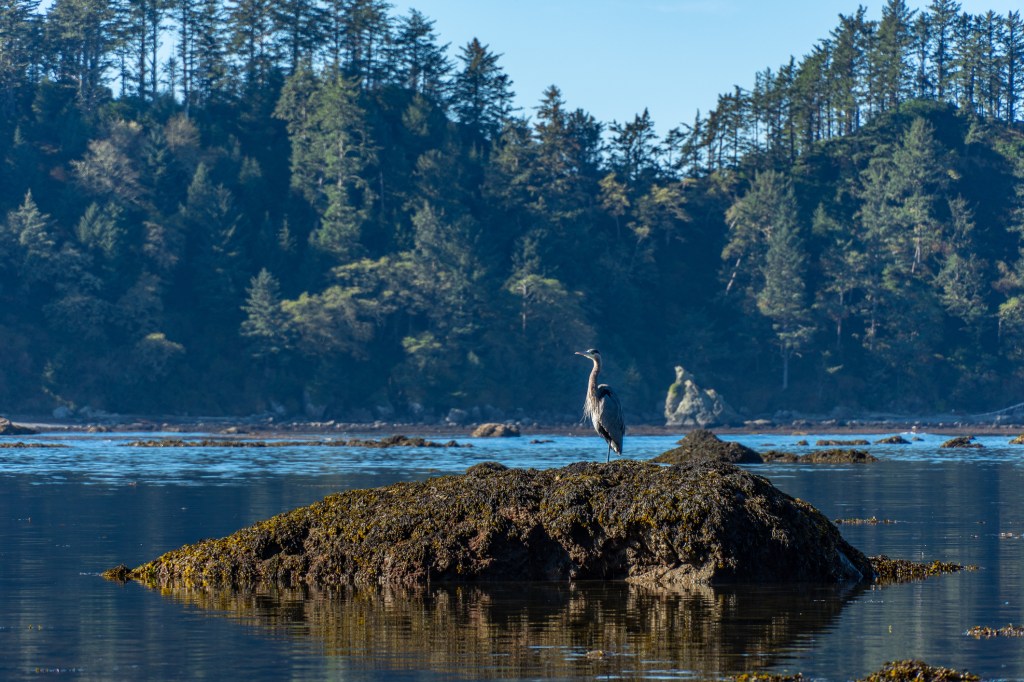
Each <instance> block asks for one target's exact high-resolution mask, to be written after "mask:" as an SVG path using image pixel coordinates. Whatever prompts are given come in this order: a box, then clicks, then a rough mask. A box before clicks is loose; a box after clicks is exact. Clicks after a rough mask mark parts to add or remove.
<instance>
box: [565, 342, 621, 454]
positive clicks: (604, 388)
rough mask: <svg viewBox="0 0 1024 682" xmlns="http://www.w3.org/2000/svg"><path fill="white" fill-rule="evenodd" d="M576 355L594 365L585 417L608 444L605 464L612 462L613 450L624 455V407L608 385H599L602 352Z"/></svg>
mask: <svg viewBox="0 0 1024 682" xmlns="http://www.w3.org/2000/svg"><path fill="white" fill-rule="evenodd" d="M576 355H582V356H583V357H585V358H590V360H591V361H593V363H594V368H593V369H592V370H590V381H589V383H588V384H587V399H586V401H585V402H584V403H583V416H584V417H589V418H590V421H591V423H592V424H593V425H594V430H595V431H597V433H598V435H600V436H601V438H604V440H605V442H606V443H608V456H607V458H605V462H610V461H611V459H612V450H615V454H617V455H620V456H621V455H622V436H623V435H624V434H625V433H626V425H625V423H624V422H623V420H622V405H620V404H619V398H618V396H617V395H615V393H614V391H612V389H611V387H610V386H609V385H608V384H599V383H597V375H598V374H600V373H601V352H600V351H599V350H597V349H596V348H591V349H590V350H586V351H579V350H578V351H576Z"/></svg>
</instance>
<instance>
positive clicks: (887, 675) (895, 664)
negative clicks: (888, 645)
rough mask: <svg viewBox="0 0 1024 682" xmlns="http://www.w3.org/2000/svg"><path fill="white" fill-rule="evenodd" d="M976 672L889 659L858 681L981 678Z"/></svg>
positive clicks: (949, 681) (937, 681)
mask: <svg viewBox="0 0 1024 682" xmlns="http://www.w3.org/2000/svg"><path fill="white" fill-rule="evenodd" d="M980 679H981V678H980V677H978V676H977V675H975V674H974V673H969V672H965V671H960V670H953V669H952V668H943V667H941V666H935V665H928V664H927V663H925V662H924V661H916V660H907V661H889V662H887V663H885V664H884V665H882V668H881V669H880V670H878V671H876V672H873V673H871V674H870V675H868V676H867V677H865V678H862V679H861V680H858V682H953V681H954V680H964V681H966V680H980Z"/></svg>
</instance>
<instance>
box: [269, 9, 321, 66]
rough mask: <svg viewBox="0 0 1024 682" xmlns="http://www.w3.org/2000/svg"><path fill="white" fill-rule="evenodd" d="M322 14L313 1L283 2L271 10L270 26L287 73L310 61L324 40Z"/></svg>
mask: <svg viewBox="0 0 1024 682" xmlns="http://www.w3.org/2000/svg"><path fill="white" fill-rule="evenodd" d="M325 18H326V17H325V13H324V10H323V8H322V7H320V4H319V3H318V2H316V0H283V1H281V2H278V3H276V4H275V7H274V27H275V32H276V34H277V36H278V39H279V40H280V41H281V52H282V53H283V54H284V55H286V58H287V60H288V73H290V74H291V73H295V70H296V69H297V68H299V64H301V63H303V62H312V60H313V54H314V53H315V52H316V50H317V49H318V47H319V46H320V45H322V44H323V42H324V40H325V39H326V32H325V31H324V29H323V25H324V19H325Z"/></svg>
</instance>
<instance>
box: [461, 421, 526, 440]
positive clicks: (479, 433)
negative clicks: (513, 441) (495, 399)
mask: <svg viewBox="0 0 1024 682" xmlns="http://www.w3.org/2000/svg"><path fill="white" fill-rule="evenodd" d="M519 435H520V433H519V427H518V426H516V425H515V424H495V423H488V424H481V425H480V426H478V427H476V428H475V429H473V434H472V436H473V438H515V437H517V436H519Z"/></svg>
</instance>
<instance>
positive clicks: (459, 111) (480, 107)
mask: <svg viewBox="0 0 1024 682" xmlns="http://www.w3.org/2000/svg"><path fill="white" fill-rule="evenodd" d="M500 57H501V55H499V54H495V53H493V52H491V51H490V50H489V49H488V46H487V45H484V44H482V43H481V42H480V41H479V40H477V39H476V38H474V39H473V40H471V41H470V42H469V43H467V44H466V45H465V46H464V47H463V48H462V51H461V52H460V54H459V61H460V62H462V70H461V71H460V72H459V73H457V74H456V76H455V81H454V84H453V91H452V109H453V110H454V112H455V115H456V116H458V118H459V121H460V122H462V123H463V124H464V125H465V126H466V128H467V130H468V131H469V132H470V134H471V135H472V136H473V137H475V138H477V139H481V138H487V139H494V138H495V137H496V136H497V135H498V133H499V132H500V131H501V128H502V126H503V125H504V124H505V121H506V120H507V119H508V117H509V116H510V115H511V113H512V98H513V96H514V94H513V92H512V81H511V80H510V79H509V77H508V75H506V74H505V72H504V71H503V70H502V68H501V67H500V66H499V65H498V59H499V58H500Z"/></svg>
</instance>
